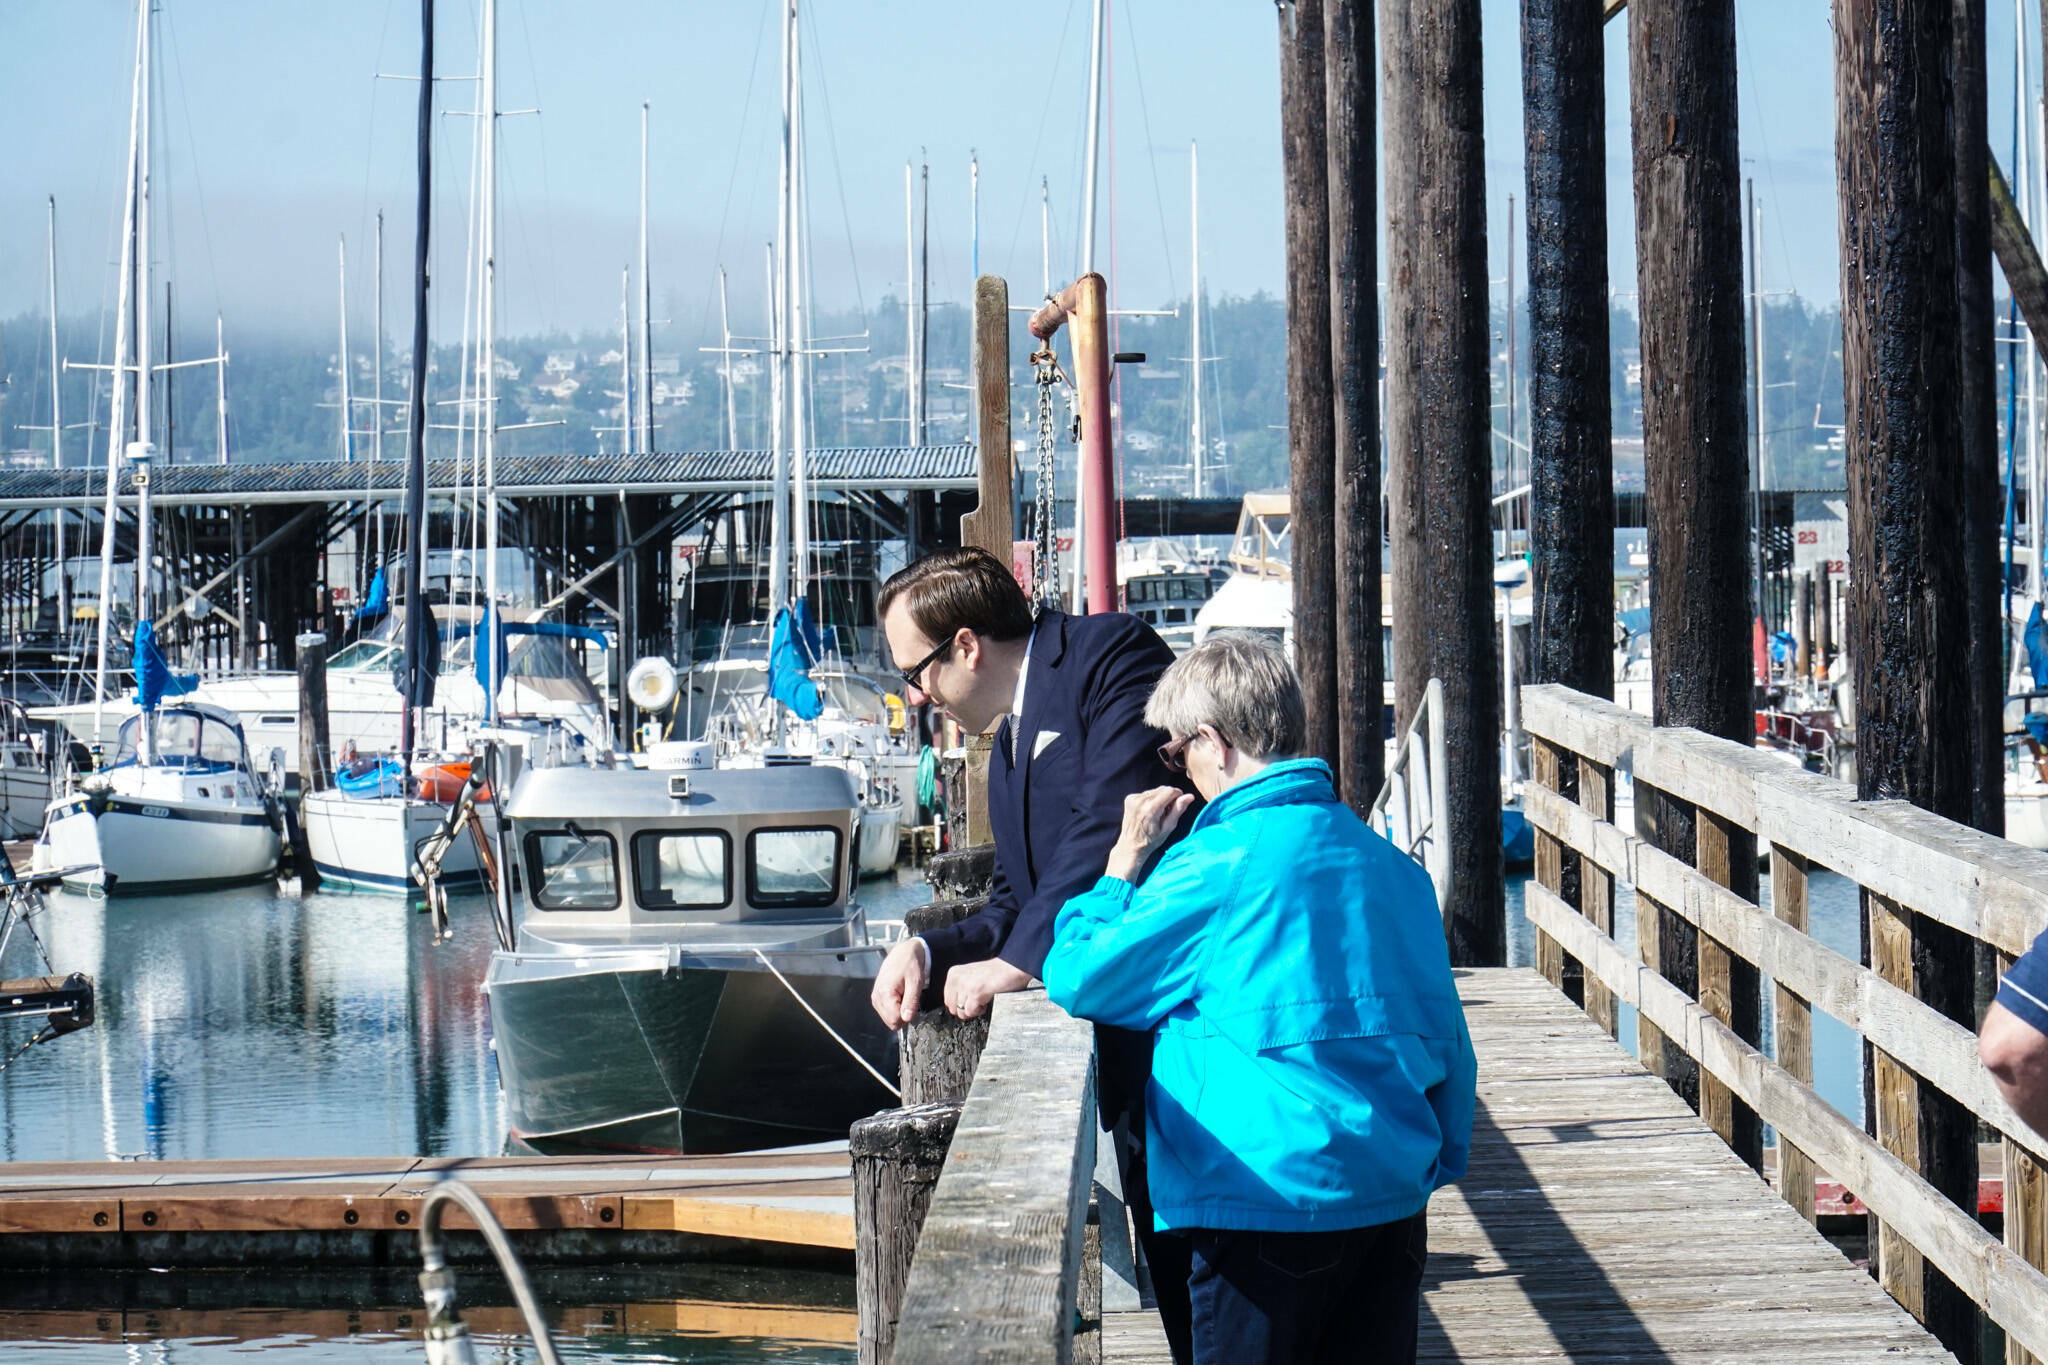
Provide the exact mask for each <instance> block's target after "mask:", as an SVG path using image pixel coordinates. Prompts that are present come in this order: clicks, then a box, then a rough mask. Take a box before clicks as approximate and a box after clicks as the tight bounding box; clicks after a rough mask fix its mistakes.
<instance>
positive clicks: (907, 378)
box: [903, 161, 924, 446]
mask: <svg viewBox="0 0 2048 1365" xmlns="http://www.w3.org/2000/svg"><path fill="white" fill-rule="evenodd" d="M917 371H918V364H917V179H916V173H915V167H913V166H912V165H911V163H910V162H908V161H906V162H904V163H903V401H904V403H905V405H906V408H907V411H908V421H907V426H906V430H907V431H908V432H909V435H908V436H906V437H905V438H904V444H906V445H910V446H920V445H923V444H924V442H922V441H920V440H919V439H918V432H919V431H921V430H923V428H924V413H923V412H922V411H921V408H922V403H921V399H922V398H923V395H922V394H920V393H919V392H918V388H917Z"/></svg>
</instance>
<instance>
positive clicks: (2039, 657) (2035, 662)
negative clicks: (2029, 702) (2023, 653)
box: [2020, 602, 2048, 692]
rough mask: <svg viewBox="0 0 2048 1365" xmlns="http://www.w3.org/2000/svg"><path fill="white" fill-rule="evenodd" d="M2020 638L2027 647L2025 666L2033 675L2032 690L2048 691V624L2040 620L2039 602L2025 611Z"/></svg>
mask: <svg viewBox="0 0 2048 1365" xmlns="http://www.w3.org/2000/svg"><path fill="white" fill-rule="evenodd" d="M2020 638H2021V640H2022V641H2023V642H2024V643H2025V645H2026V647H2027V668H2028V670H2029V671H2031V672H2032V673H2033V675H2034V690H2035V691H2037V692H2038V691H2048V624H2044V623H2043V622H2042V620H2041V604H2040V603H2039V602H2036V603H2034V608H2033V610H2032V611H2029V612H2028V613H2027V630H2026V634H2025V635H2023V636H2021V637H2020Z"/></svg>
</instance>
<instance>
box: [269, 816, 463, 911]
mask: <svg viewBox="0 0 2048 1365" xmlns="http://www.w3.org/2000/svg"><path fill="white" fill-rule="evenodd" d="M479 817H481V812H479ZM447 818H448V807H446V806H442V805H438V804H435V803H433V802H429V801H418V800H408V799H406V798H404V797H397V796H379V797H370V798H355V797H350V796H346V795H343V794H342V793H340V792H335V791H324V792H311V793H309V794H307V796H306V798H305V800H304V803H303V804H302V806H301V807H300V819H301V820H303V821H304V822H305V826H306V846H307V849H308V850H309V851H310V852H311V853H312V855H313V865H314V866H315V867H316V868H318V869H319V871H320V879H321V882H322V883H323V884H335V885H338V886H341V887H345V888H351V889H354V890H358V891H388V892H397V893H409V892H411V891H412V890H413V889H414V888H413V882H412V864H413V859H414V856H415V854H416V853H417V851H418V849H419V846H420V845H421V844H423V843H425V842H426V841H427V840H428V839H430V838H432V837H433V835H434V832H435V831H436V830H438V829H440V827H441V824H442V822H443V821H444V820H446V819H447ZM441 882H442V884H443V885H445V886H447V887H448V888H449V889H450V890H458V889H463V888H468V887H475V886H479V885H481V884H482V882H483V869H482V868H481V867H480V866H479V865H478V863H477V856H476V844H475V842H474V840H473V839H472V837H471V836H470V835H469V834H468V833H467V832H465V833H463V834H462V835H460V836H459V837H457V838H456V839H455V840H454V841H453V842H452V843H450V844H449V846H448V851H447V853H446V855H445V856H444V857H443V858H442V860H441Z"/></svg>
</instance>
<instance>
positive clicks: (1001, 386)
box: [960, 275, 1016, 845]
mask: <svg viewBox="0 0 2048 1365" xmlns="http://www.w3.org/2000/svg"><path fill="white" fill-rule="evenodd" d="M974 395H975V404H976V420H977V425H976V427H975V430H976V431H977V432H978V433H979V444H978V446H977V455H978V459H977V473H976V477H977V490H978V493H979V502H978V503H977V505H976V506H975V509H974V510H973V511H972V512H969V513H967V514H966V515H965V516H963V517H961V518H960V543H961V544H962V545H973V546H978V547H979V548H981V549H984V550H987V551H988V552H989V553H990V554H992V555H994V556H995V557H996V558H997V559H1000V560H1002V561H1003V562H1004V563H1005V564H1007V563H1010V562H1011V551H1012V549H1013V547H1014V544H1015V540H1016V529H1015V528H1016V505H1015V504H1016V493H1015V489H1016V482H1015V471H1014V469H1013V467H1012V454H1011V450H1010V286H1009V284H1008V283H1007V282H1006V281H1005V280H1004V279H1003V277H1002V276H1000V275H983V276H982V277H981V278H980V279H977V280H976V281H975V282H974ZM989 743H990V741H989V737H988V736H987V735H969V736H967V739H966V747H967V783H966V785H967V798H966V799H967V842H968V844H970V845H973V844H982V843H987V842H988V841H989V839H990V838H991V837H993V836H992V835H991V834H990V832H989V827H988V755H989Z"/></svg>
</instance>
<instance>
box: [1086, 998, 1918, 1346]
mask: <svg viewBox="0 0 2048 1365" xmlns="http://www.w3.org/2000/svg"><path fill="white" fill-rule="evenodd" d="M1458 987H1459V993H1460V995H1461V996H1462V997H1463V999H1464V1001H1465V1007H1466V1018H1467V1020H1468V1021H1469V1024H1470V1027H1471V1030H1472V1039H1473V1046H1474V1048H1475V1049H1476V1050H1477V1052H1478V1054H1479V1116H1478V1120H1477V1122H1476V1123H1475V1124H1474V1128H1473V1135H1472V1160H1471V1165H1470V1170H1469V1171H1468V1173H1467V1175H1466V1177H1465V1179H1464V1180H1462V1181H1460V1182H1459V1183H1458V1184H1456V1185H1454V1186H1451V1187H1450V1188H1448V1189H1445V1190H1442V1191H1439V1192H1438V1194H1437V1196H1436V1198H1435V1199H1434V1200H1433V1201H1432V1202H1431V1204H1430V1215H1429V1252H1430V1259H1429V1268H1428V1274H1427V1279H1426V1280H1425V1283H1424V1289H1423V1317H1422V1331H1421V1345H1420V1352H1419V1357H1418V1358H1419V1359H1420V1360H1423V1361H1431V1362H1448V1361H1494V1360H1498V1361H1542V1360H1570V1361H1589V1360H1592V1361H1606V1360H1614V1361H1622V1360H1649V1361H1658V1362H1671V1365H1680V1363H1681V1362H1682V1363H1683V1365H1705V1363H1706V1362H1728V1363H1729V1365H1755V1362H1757V1361H1761V1360H1769V1361H1773V1362H1776V1361H1794V1362H1797V1361H1829V1362H1840V1361H1857V1360H1879V1359H1882V1360H1885V1361H1916V1360H1926V1361H1940V1360H1951V1359H1952V1357H1951V1356H1950V1355H1949V1354H1948V1353H1947V1352H1946V1351H1944V1350H1942V1349H1941V1347H1940V1346H1939V1344H1937V1343H1936V1342H1935V1340H1934V1339H1933V1338H1932V1337H1931V1336H1929V1335H1928V1334H1927V1333H1926V1332H1925V1331H1924V1330H1922V1329H1921V1327H1920V1326H1919V1324H1917V1323H1915V1322H1914V1321H1913V1320H1912V1318H1911V1317H1909V1316H1908V1315H1907V1314H1906V1312H1905V1311H1904V1310H1903V1309H1901V1308H1900V1307H1899V1306H1898V1304H1896V1303H1894V1302H1893V1301H1892V1300H1891V1298H1889V1297H1888V1296H1887V1295H1886V1294H1885V1293H1884V1292H1883V1291H1882V1290H1881V1289H1879V1288H1878V1286H1877V1285H1876V1284H1875V1283H1874V1282H1873V1281H1872V1280H1871V1279H1870V1277H1869V1276H1868V1275H1867V1274H1865V1273H1864V1272H1863V1271H1861V1270H1858V1269H1857V1268H1856V1267H1855V1266H1853V1265H1851V1264H1850V1263H1849V1262H1848V1261H1847V1260H1846V1259H1845V1258H1844V1257H1843V1256H1842V1254H1841V1253H1840V1252H1839V1251H1837V1250H1836V1249H1835V1248H1834V1247H1833V1246H1831V1245H1829V1244H1828V1242H1827V1241H1826V1240H1825V1239H1824V1238H1822V1237H1821V1235H1820V1234H1819V1233H1818V1232H1816V1231H1815V1230H1814V1229H1813V1227H1812V1226H1811V1225H1810V1224H1809V1223H1807V1222H1806V1220H1805V1219H1803V1218H1802V1217H1801V1216H1800V1215H1799V1213H1798V1212H1797V1211H1796V1210H1795V1209H1793V1208H1792V1206H1791V1205H1789V1204H1787V1203H1785V1202H1784V1201H1782V1200H1780V1199H1779V1198H1778V1197H1777V1195H1776V1194H1775V1193H1774V1192H1773V1191H1772V1189H1771V1187H1770V1186H1769V1185H1768V1184H1767V1183H1766V1182H1765V1181H1764V1180H1763V1179H1761V1178H1760V1177H1759V1176H1758V1175H1757V1174H1756V1173H1755V1172H1754V1171H1752V1170H1750V1168H1749V1167H1747V1166H1745V1165H1744V1164H1743V1163H1742V1162H1741V1161H1740V1160H1739V1159H1738V1158H1737V1157H1736V1156H1735V1154H1734V1153H1733V1152H1732V1151H1730V1150H1729V1148H1728V1147H1727V1146H1726V1145H1725V1144H1723V1143H1722V1142H1721V1140H1720V1139H1719V1138H1717V1137H1715V1136H1714V1134H1713V1133H1712V1132H1711V1131H1710V1130H1709V1129H1708V1128H1707V1126H1706V1125H1705V1124H1704V1123H1702V1122H1701V1120H1700V1119H1699V1117H1698V1116H1697V1115H1695V1114H1693V1113H1692V1111H1691V1110H1689V1109H1688V1108H1686V1106H1685V1103H1684V1101H1682V1100H1680V1099H1679V1098H1678V1096H1677V1095H1675V1094H1674V1093H1673V1092H1672V1091H1671V1088H1670V1087H1669V1086H1667V1085H1665V1084H1664V1083H1663V1082H1662V1081H1660V1080H1658V1079H1656V1078H1655V1077H1653V1076H1651V1075H1650V1074H1649V1073H1648V1072H1647V1071H1645V1070H1644V1069H1643V1068H1642V1066H1641V1065H1639V1064H1638V1063H1637V1062H1636V1061H1635V1059H1634V1058H1632V1057H1630V1056H1629V1055H1628V1054H1627V1053H1626V1052H1624V1051H1623V1050H1622V1049H1621V1048H1620V1047H1619V1046H1617V1045H1616V1044H1615V1043H1614V1042H1613V1041H1612V1040H1611V1039H1609V1038H1608V1036H1607V1035H1606V1033H1605V1032H1604V1031H1603V1030H1602V1029H1601V1028H1600V1027H1599V1026H1598V1025H1596V1024H1595V1023H1593V1022H1592V1021H1591V1020H1590V1019H1589V1018H1587V1017H1586V1015H1584V1014H1583V1013H1581V1012H1580V1011H1579V1009H1578V1008H1577V1007H1575V1006H1574V1005H1572V1003H1571V1002H1570V1001H1569V1000H1567V999H1566V998H1565V997H1564V995H1563V994H1562V993H1561V992H1559V991H1558V990H1557V989H1556V988H1555V987H1553V986H1551V985H1550V984H1549V983H1548V982H1546V981H1544V980H1543V978H1542V977H1541V976H1539V975H1537V974H1536V973H1535V972H1531V971H1521V970H1515V971H1508V970H1480V971H1466V972H1460V973H1459V981H1458ZM1102 1348H1103V1350H1102V1354H1103V1359H1104V1360H1105V1361H1114V1362H1126V1363H1127V1365H1165V1362H1166V1361H1167V1360H1168V1359H1169V1357H1168V1355H1167V1351H1166V1342H1165V1338H1164V1336H1163V1335H1161V1333H1160V1331H1159V1322H1158V1316H1157V1314H1155V1313H1151V1312H1146V1313H1116V1314H1109V1315H1107V1316H1106V1317H1105V1318H1104V1319H1103V1324H1102Z"/></svg>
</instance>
